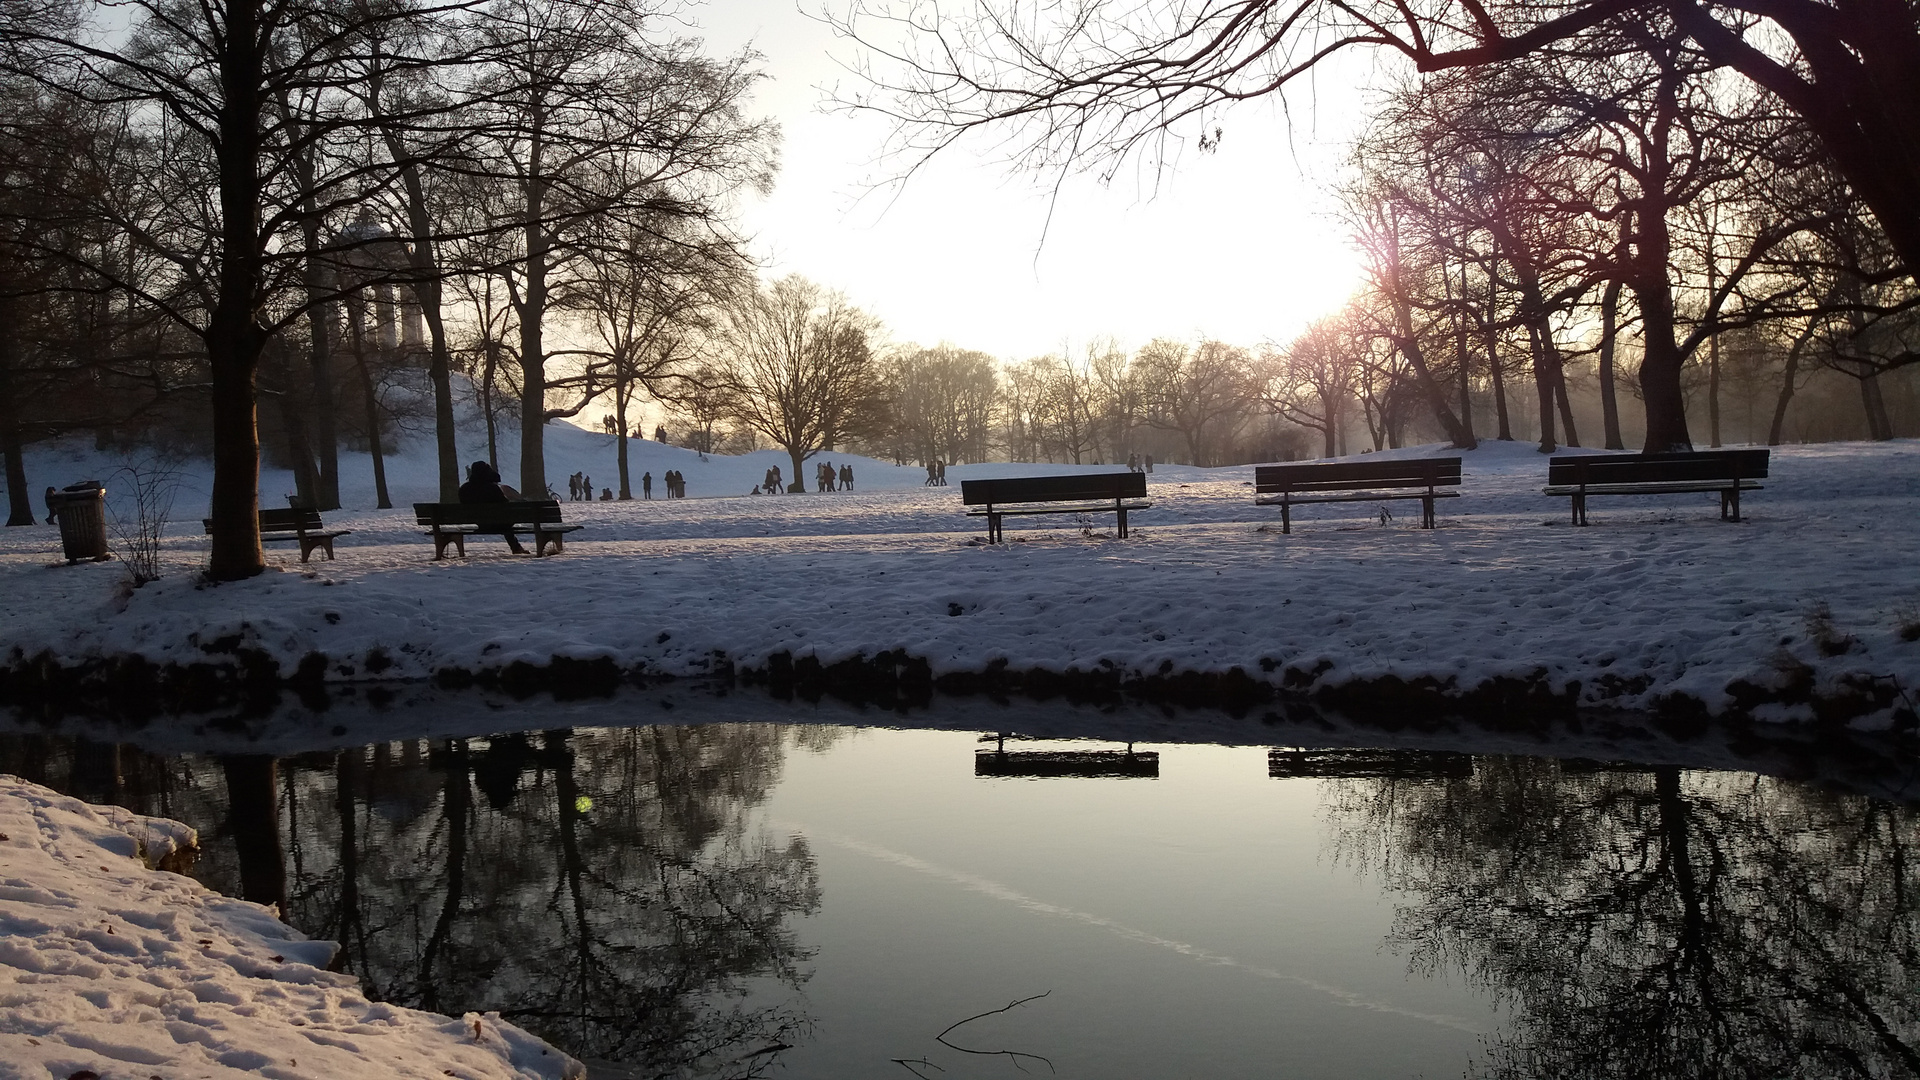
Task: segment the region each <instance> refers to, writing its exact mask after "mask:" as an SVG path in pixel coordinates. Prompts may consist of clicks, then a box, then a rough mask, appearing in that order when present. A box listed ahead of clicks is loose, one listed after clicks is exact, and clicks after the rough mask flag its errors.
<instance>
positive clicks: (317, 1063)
mask: <svg viewBox="0 0 1920 1080" xmlns="http://www.w3.org/2000/svg"><path fill="white" fill-rule="evenodd" d="M191 837H192V830H191V829H188V828H187V827H186V826H184V825H180V824H179V823H177V822H170V821H161V820H158V819H152V818H140V817H137V816H135V815H131V814H128V813H127V812H126V811H124V810H119V809H117V808H114V807H95V806H90V805H88V804H86V803H83V802H80V801H79V800H76V799H70V798H67V797H65V796H62V795H58V794H56V793H54V792H52V791H49V790H47V789H46V788H43V787H40V786H38V785H36V784H30V783H27V782H26V781H24V780H20V779H17V778H15V777H11V776H4V775H0V1078H4V1080H28V1078H32V1080H49V1078H61V1080H64V1078H68V1077H76V1076H94V1077H99V1078H101V1080H126V1078H140V1080H144V1078H146V1077H150V1076H168V1077H174V1076H180V1077H186V1076H193V1077H210V1078H214V1080H225V1078H233V1080H239V1078H242V1077H262V1076H264V1077H271V1078H274V1080H294V1078H297V1077H311V1078H314V1080H331V1078H339V1077H354V1078H356V1080H358V1078H367V1080H373V1078H387V1077H391V1078H396V1080H398V1078H407V1080H413V1078H418V1080H444V1078H446V1077H462V1078H466V1080H483V1078H499V1080H509V1078H511V1080H548V1078H550V1080H562V1078H565V1080H574V1078H578V1077H583V1076H584V1075H585V1070H584V1069H583V1068H582V1067H581V1065H580V1063H579V1062H577V1061H574V1060H573V1059H572V1058H570V1057H568V1056H567V1055H565V1054H563V1053H561V1052H560V1051H559V1050H556V1049H554V1048H553V1047H551V1046H549V1045H547V1044H546V1043H544V1042H542V1041H541V1040H539V1039H537V1038H535V1037H533V1036H532V1035H529V1034H527V1033H526V1032H525V1031H522V1030H521V1029H519V1028H517V1027H515V1026H513V1025H512V1024H509V1023H506V1022H504V1021H502V1020H501V1019H500V1018H499V1016H498V1015H496V1014H488V1015H486V1016H481V1015H479V1014H474V1013H469V1014H468V1015H466V1016H464V1017H462V1018H460V1019H457V1020H456V1019H454V1018H452V1017H447V1016H437V1015H434V1014H432V1013H424V1012H418V1011H416V1010H412V1009H402V1008H395V1007H393V1006H391V1005H386V1004H381V1003H378V1002H373V1001H369V1000H367V998H366V997H365V996H364V995H363V994H361V992H360V988H359V983H358V980H356V979H354V978H353V977H352V976H350V975H342V974H338V973H335V972H330V971H327V970H326V966H327V963H328V961H329V960H331V959H332V957H333V952H334V948H335V946H334V945H333V943H332V942H328V941H312V940H308V939H307V938H306V937H304V936H303V935H301V934H300V933H299V932H297V931H295V930H293V929H292V928H291V927H289V926H287V925H286V924H285V923H282V922H281V921H280V920H279V919H278V918H277V917H276V916H275V913H274V912H273V910H272V909H270V908H264V907H261V906H260V905H258V904H249V903H246V902H244V901H240V900H233V899H229V898H227V897H224V896H221V895H219V894H218V893H214V892H210V891H208V890H207V889H206V888H205V887H203V886H202V885H200V884H199V883H198V882H196V881H194V880H193V879H191V878H187V877H182V876H180V875H178V874H173V873H168V872H166V871H162V870H153V869H149V868H147V867H146V866H144V865H142V862H141V856H142V854H143V853H144V854H145V855H146V857H147V858H148V859H149V860H153V859H154V858H155V857H156V856H159V855H161V854H162V853H164V852H169V851H172V850H173V849H174V845H176V844H177V843H178V842H180V841H188V842H190V840H191Z"/></svg>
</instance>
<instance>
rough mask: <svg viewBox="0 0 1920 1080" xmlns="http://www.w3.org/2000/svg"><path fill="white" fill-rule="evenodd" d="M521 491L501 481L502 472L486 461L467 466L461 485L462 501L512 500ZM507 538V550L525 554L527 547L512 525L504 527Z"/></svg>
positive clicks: (503, 531)
mask: <svg viewBox="0 0 1920 1080" xmlns="http://www.w3.org/2000/svg"><path fill="white" fill-rule="evenodd" d="M518 494H519V492H516V491H514V490H513V489H512V488H510V487H508V486H506V485H505V484H502V483H501V482H500V474H499V473H497V472H494V471H493V466H491V465H489V464H487V463H486V462H484V461H476V462H474V463H473V464H471V465H469V466H467V482H466V483H464V484H461V485H460V501H461V502H463V503H504V502H512V501H513V496H515V495H518ZM502 534H503V535H504V536H506V538H507V550H509V551H511V552H513V553H514V554H515V555H525V554H526V553H527V549H526V548H523V547H521V546H520V540H519V538H518V537H516V536H514V535H513V529H512V528H511V527H509V528H506V529H503V530H502Z"/></svg>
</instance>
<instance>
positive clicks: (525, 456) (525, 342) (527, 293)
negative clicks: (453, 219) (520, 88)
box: [515, 137, 550, 499]
mask: <svg viewBox="0 0 1920 1080" xmlns="http://www.w3.org/2000/svg"><path fill="white" fill-rule="evenodd" d="M541 152H542V147H541V144H540V141H539V139H538V138H537V137H536V138H535V140H534V144H533V146H532V148H531V149H529V151H528V155H527V160H528V169H527V174H528V179H527V205H526V218H525V225H524V230H525V234H526V244H527V260H526V264H525V266H524V267H523V269H522V273H523V275H524V277H525V281H524V282H523V286H524V292H523V293H522V294H521V296H520V301H519V303H518V304H517V305H515V306H516V308H517V309H518V310H517V312H516V314H518V315H519V316H520V495H521V497H522V498H527V499H544V498H546V497H547V451H546V424H547V353H546V343H545V341H544V340H543V339H542V336H541V329H542V323H543V322H545V320H546V313H547V256H548V253H549V251H550V244H549V243H548V237H547V230H546V226H545V224H544V223H543V222H542V221H541V214H542V213H543V208H544V205H545V198H546V181H545V180H544V179H543V178H542V177H541V175H540V168H541V165H540V154H541Z"/></svg>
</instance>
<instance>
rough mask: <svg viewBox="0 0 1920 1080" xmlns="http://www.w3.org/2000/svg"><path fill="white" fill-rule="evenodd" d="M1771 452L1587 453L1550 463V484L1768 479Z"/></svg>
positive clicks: (1556, 459) (1555, 459)
mask: <svg viewBox="0 0 1920 1080" xmlns="http://www.w3.org/2000/svg"><path fill="white" fill-rule="evenodd" d="M1767 456H1768V455H1767V451H1766V450H1765V449H1760V450H1701V451H1696V452H1694V453H1690V454H1590V455H1589V454H1583V455H1580V456H1578V457H1557V458H1553V459H1551V460H1549V461H1548V462H1547V483H1548V484H1550V485H1555V486H1559V485H1568V486H1574V485H1580V484H1650V483H1661V482H1666V481H1683V480H1764V479H1766V477H1767Z"/></svg>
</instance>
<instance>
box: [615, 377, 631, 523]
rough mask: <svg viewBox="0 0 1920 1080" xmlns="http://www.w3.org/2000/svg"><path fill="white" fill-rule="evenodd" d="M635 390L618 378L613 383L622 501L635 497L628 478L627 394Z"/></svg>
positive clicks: (616, 451)
mask: <svg viewBox="0 0 1920 1080" xmlns="http://www.w3.org/2000/svg"><path fill="white" fill-rule="evenodd" d="M632 392H633V391H632V389H631V384H629V383H627V382H626V381H624V380H619V379H616V380H615V382H614V384H613V423H614V426H615V427H617V428H618V429H619V430H618V431H616V432H615V433H614V442H613V445H614V456H615V457H616V458H617V459H618V460H619V462H620V501H621V502H626V501H628V500H630V499H632V498H633V486H632V484H631V483H630V482H629V480H628V479H627V477H628V475H629V474H628V470H627V396H628V395H629V394H631V393H632Z"/></svg>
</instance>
